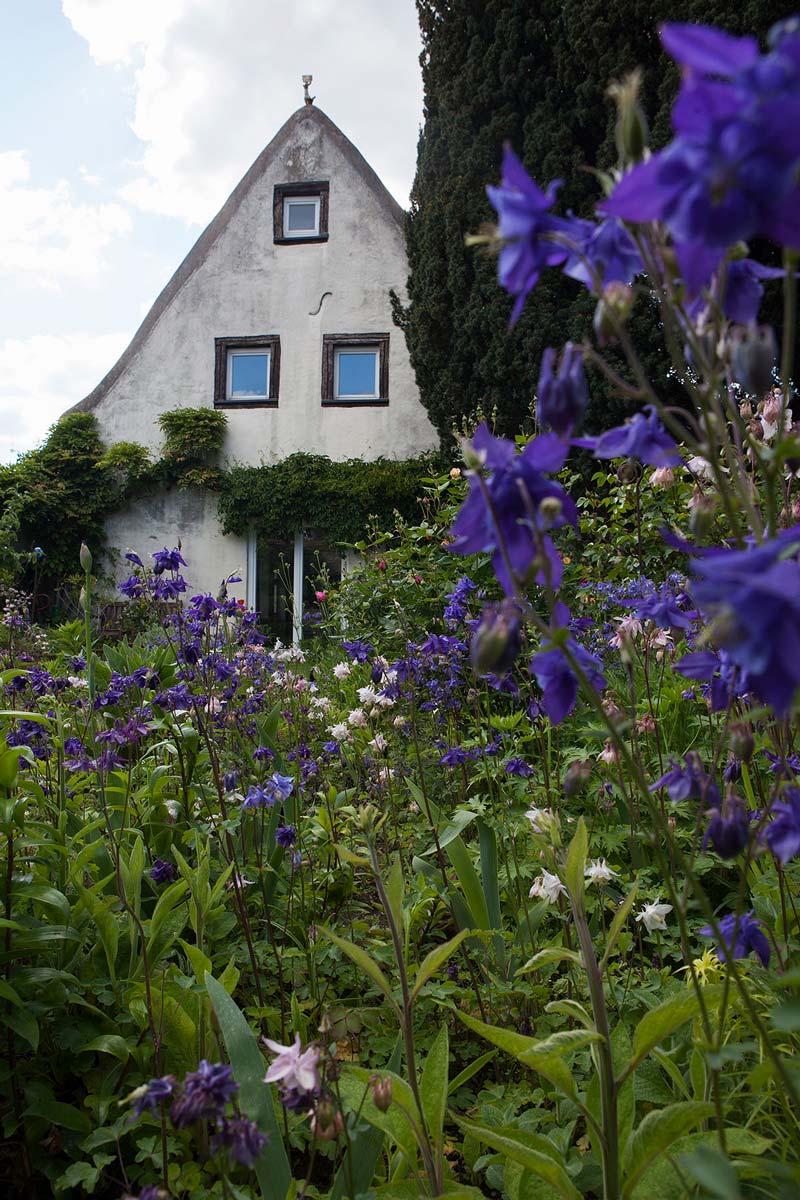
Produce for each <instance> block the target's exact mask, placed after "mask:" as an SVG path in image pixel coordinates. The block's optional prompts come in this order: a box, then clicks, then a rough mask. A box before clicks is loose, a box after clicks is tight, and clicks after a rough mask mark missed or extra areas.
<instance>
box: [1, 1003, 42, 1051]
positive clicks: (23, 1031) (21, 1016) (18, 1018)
mask: <svg viewBox="0 0 800 1200" xmlns="http://www.w3.org/2000/svg"><path fill="white" fill-rule="evenodd" d="M2 1021H3V1024H4V1025H8V1027H9V1029H13V1030H14V1033H17V1034H19V1036H20V1037H21V1038H24V1039H25V1041H26V1042H30V1044H31V1046H33V1050H34V1053H35V1052H36V1051H37V1050H38V1049H39V1022H38V1021H37V1020H36V1017H32V1016H31V1014H30V1013H29V1012H27V1011H26V1010H25V1009H19V1010H17V1009H15V1010H14V1011H13V1012H9V1013H4V1015H3V1017H2Z"/></svg>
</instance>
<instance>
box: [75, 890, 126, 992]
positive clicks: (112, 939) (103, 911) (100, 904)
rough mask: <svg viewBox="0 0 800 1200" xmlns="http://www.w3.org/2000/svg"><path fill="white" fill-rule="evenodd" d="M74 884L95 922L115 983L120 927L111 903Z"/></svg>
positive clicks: (112, 979)
mask: <svg viewBox="0 0 800 1200" xmlns="http://www.w3.org/2000/svg"><path fill="white" fill-rule="evenodd" d="M74 882H75V887H76V888H77V890H78V894H79V896H80V898H81V903H82V904H83V906H84V908H85V909H86V911H87V912H88V913H89V915H90V917H91V918H92V920H93V921H94V923H95V926H96V928H97V932H98V933H99V935H100V944H101V945H102V947H103V950H104V952H105V956H106V962H107V963H108V973H109V975H110V976H111V981H112V983H113V982H114V979H115V975H114V964H115V963H116V961H117V947H118V945H119V927H118V925H117V922H116V918H115V917H114V914H113V913H112V912H111V902H110V901H109V900H105V899H103V900H101V899H100V897H99V896H97V895H95V893H94V892H90V891H88V890H87V888H85V887H84V886H83V884H82V883H79V882H78V880H77V879H76V880H75V881H74Z"/></svg>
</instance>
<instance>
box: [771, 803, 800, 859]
mask: <svg viewBox="0 0 800 1200" xmlns="http://www.w3.org/2000/svg"><path fill="white" fill-rule="evenodd" d="M771 812H772V820H771V821H770V823H769V825H768V826H767V828H766V830H765V831H764V839H765V841H766V843H767V845H768V846H769V848H770V850H771V851H772V853H773V854H774V855H775V857H776V858H777V860H778V862H780V863H783V864H784V865H785V864H786V863H787V862H789V859H791V858H796V857H797V855H798V854H800V788H796V787H788V788H786V789H785V791H784V792H783V794H782V798H781V799H780V800H777V801H776V802H775V803H774V804H773V805H772V809H771Z"/></svg>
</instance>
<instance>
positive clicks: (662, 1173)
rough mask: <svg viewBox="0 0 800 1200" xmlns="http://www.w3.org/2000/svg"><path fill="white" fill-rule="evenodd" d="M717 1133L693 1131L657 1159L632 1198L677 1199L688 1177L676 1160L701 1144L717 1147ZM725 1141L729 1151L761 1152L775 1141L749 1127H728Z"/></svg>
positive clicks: (682, 1193) (652, 1199)
mask: <svg viewBox="0 0 800 1200" xmlns="http://www.w3.org/2000/svg"><path fill="white" fill-rule="evenodd" d="M716 1144H717V1134H716V1133H715V1132H714V1133H712V1132H704V1133H689V1134H686V1136H685V1137H682V1138H679V1140H678V1141H677V1142H675V1143H674V1144H673V1146H672V1148H671V1151H670V1153H669V1154H668V1155H665V1154H662V1155H661V1156H660V1158H657V1159H655V1161H654V1162H653V1163H652V1164H651V1166H650V1167H649V1168H648V1170H647V1171H646V1172H645V1174H644V1176H643V1177H642V1179H641V1180H640V1181H639V1184H638V1186H637V1187H636V1190H635V1191H634V1193H633V1196H632V1198H631V1200H677V1197H679V1196H680V1197H682V1196H683V1195H684V1194H685V1191H686V1180H685V1177H684V1176H683V1175H682V1174H679V1173H678V1168H677V1167H676V1166H675V1165H674V1162H679V1161H680V1156H681V1155H682V1154H688V1153H691V1152H693V1151H695V1150H697V1149H698V1147H700V1146H715V1145H716ZM725 1144H726V1146H727V1149H728V1154H731V1155H738V1154H747V1155H758V1154H765V1153H766V1151H767V1150H768V1149H769V1148H770V1145H771V1144H772V1143H771V1142H770V1141H769V1139H768V1138H763V1137H760V1136H759V1135H758V1134H755V1133H751V1132H750V1131H749V1130H748V1129H737V1128H733V1129H730V1128H729V1129H726V1130H725Z"/></svg>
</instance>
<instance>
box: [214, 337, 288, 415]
mask: <svg viewBox="0 0 800 1200" xmlns="http://www.w3.org/2000/svg"><path fill="white" fill-rule="evenodd" d="M231 350H266V351H268V352H269V356H270V359H269V395H268V396H267V398H266V399H265V400H262V399H260V398H259V399H257V400H235V399H231V398H230V397H229V396H228V353H229V352H230V351H231ZM280 382H281V339H280V336H279V335H278V334H277V333H260V334H248V335H247V336H245V337H218V338H214V408H277V407H278V395H279V393H280Z"/></svg>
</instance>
